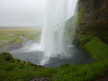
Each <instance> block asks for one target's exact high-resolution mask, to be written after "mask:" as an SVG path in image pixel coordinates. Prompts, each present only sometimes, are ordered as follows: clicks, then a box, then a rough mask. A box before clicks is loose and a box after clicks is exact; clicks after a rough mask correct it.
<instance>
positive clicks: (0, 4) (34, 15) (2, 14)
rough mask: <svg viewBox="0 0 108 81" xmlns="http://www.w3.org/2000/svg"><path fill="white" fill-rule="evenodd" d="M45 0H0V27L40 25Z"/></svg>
mask: <svg viewBox="0 0 108 81" xmlns="http://www.w3.org/2000/svg"><path fill="white" fill-rule="evenodd" d="M45 6H46V0H0V27H42V24H43V17H44V10H45Z"/></svg>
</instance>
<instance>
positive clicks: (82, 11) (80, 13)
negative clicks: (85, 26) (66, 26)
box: [77, 8, 85, 24]
mask: <svg viewBox="0 0 108 81" xmlns="http://www.w3.org/2000/svg"><path fill="white" fill-rule="evenodd" d="M84 12H85V11H84V9H83V8H81V9H80V10H79V12H78V19H77V20H78V24H81V23H82V21H83V15H84Z"/></svg>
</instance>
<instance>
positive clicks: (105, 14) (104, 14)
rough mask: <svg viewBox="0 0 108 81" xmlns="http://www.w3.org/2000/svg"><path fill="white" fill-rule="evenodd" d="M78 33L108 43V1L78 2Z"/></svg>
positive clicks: (87, 0) (84, 0)
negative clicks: (89, 35)
mask: <svg viewBox="0 0 108 81" xmlns="http://www.w3.org/2000/svg"><path fill="white" fill-rule="evenodd" d="M77 32H79V33H80V34H92V35H93V36H97V37H98V38H100V39H101V40H102V41H103V42H105V43H108V37H107V36H108V0H79V1H78V26H77Z"/></svg>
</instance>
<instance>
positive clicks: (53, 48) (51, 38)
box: [40, 0, 77, 65]
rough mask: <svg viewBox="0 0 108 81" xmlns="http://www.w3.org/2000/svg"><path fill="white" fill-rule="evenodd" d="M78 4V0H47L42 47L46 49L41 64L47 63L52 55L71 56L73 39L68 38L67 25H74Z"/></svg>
mask: <svg viewBox="0 0 108 81" xmlns="http://www.w3.org/2000/svg"><path fill="white" fill-rule="evenodd" d="M76 4H77V0H47V7H46V9H47V10H46V15H45V20H44V27H43V31H42V37H41V47H42V50H43V51H44V56H43V60H42V61H41V63H40V64H41V65H44V64H45V63H47V62H48V60H49V59H50V57H56V56H57V55H62V56H63V57H69V55H70V54H69V53H68V48H69V47H72V43H71V42H72V39H69V40H68V39H66V38H67V37H66V35H65V33H66V28H67V26H69V27H72V25H73V24H71V23H72V21H71V20H72V18H71V17H72V16H74V14H75V7H76ZM67 24H68V25H67ZM73 32H74V29H73ZM73 37H74V36H73Z"/></svg>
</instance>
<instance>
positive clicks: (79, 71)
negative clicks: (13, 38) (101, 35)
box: [0, 35, 108, 81]
mask: <svg viewBox="0 0 108 81" xmlns="http://www.w3.org/2000/svg"><path fill="white" fill-rule="evenodd" d="M79 40H80V43H81V42H83V41H85V43H84V42H83V43H81V44H80V45H81V46H82V47H83V48H84V49H86V50H87V51H88V52H89V53H90V54H91V56H92V57H93V58H94V59H95V60H96V61H95V62H93V63H90V64H79V65H77V64H64V65H61V66H60V67H59V68H43V67H40V66H37V65H35V66H33V65H32V64H31V63H30V62H28V63H24V62H23V61H21V62H19V61H18V60H17V59H14V58H13V57H12V56H11V55H10V54H9V53H2V54H0V81H29V80H31V79H32V78H35V77H42V76H44V77H46V76H47V77H50V78H51V81H91V80H93V79H95V78H98V77H101V76H104V74H105V71H107V70H108V54H107V53H108V52H107V51H108V45H107V44H105V43H103V42H102V41H101V40H100V39H98V38H96V37H92V36H90V35H87V36H84V35H80V36H79ZM3 54H4V55H5V56H4V55H3ZM6 54H7V55H6ZM7 57H8V58H7ZM9 58H10V59H9ZM31 65H32V66H31Z"/></svg>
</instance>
